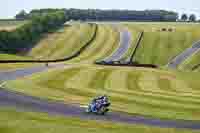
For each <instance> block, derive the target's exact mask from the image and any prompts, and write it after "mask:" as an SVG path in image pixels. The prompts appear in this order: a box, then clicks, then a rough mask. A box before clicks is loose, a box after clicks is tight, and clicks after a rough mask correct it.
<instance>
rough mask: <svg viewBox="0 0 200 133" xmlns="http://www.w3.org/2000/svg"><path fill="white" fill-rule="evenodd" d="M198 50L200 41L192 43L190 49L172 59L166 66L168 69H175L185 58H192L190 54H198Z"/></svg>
mask: <svg viewBox="0 0 200 133" xmlns="http://www.w3.org/2000/svg"><path fill="white" fill-rule="evenodd" d="M199 50H200V41H198V42H196V43H194V44H193V45H192V47H190V48H188V49H186V50H185V51H183V52H182V53H181V54H180V55H178V56H176V57H175V58H174V59H172V60H171V61H170V62H169V63H168V65H167V66H168V68H172V69H176V68H177V67H178V65H180V64H181V63H182V62H184V61H185V60H186V59H187V58H189V57H190V56H192V54H194V53H195V52H198V51H199Z"/></svg>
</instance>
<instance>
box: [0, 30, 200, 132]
mask: <svg viewBox="0 0 200 133" xmlns="http://www.w3.org/2000/svg"><path fill="white" fill-rule="evenodd" d="M124 33H126V35H128V34H127V32H124ZM65 66H66V65H64V64H57V65H50V66H49V67H46V66H40V67H33V68H26V69H21V70H15V71H10V72H0V81H7V80H14V79H16V78H20V77H24V76H29V75H31V74H33V73H37V72H42V71H46V70H48V69H50V68H56V67H59V68H63V67H65ZM0 107H14V108H16V109H17V110H18V111H22V112H26V111H28V112H29V111H30V112H43V113H48V114H49V115H62V116H66V117H78V118H81V119H86V120H88V119H89V120H100V121H101V120H102V121H112V122H119V123H128V124H144V125H148V126H157V127H163V128H186V129H193V130H200V121H185V120H160V119H157V118H148V117H144V116H139V115H130V114H127V113H123V112H108V114H107V115H105V116H99V115H92V114H87V113H85V108H82V107H80V105H70V104H64V103H61V102H56V101H49V100H45V99H40V98H37V97H32V96H28V95H25V94H23V93H19V92H14V91H10V90H9V89H5V88H3V84H2V86H0Z"/></svg>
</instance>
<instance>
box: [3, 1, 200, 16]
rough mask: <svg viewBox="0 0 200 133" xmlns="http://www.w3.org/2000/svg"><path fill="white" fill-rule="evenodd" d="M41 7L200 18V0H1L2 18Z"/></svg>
mask: <svg viewBox="0 0 200 133" xmlns="http://www.w3.org/2000/svg"><path fill="white" fill-rule="evenodd" d="M40 8H81V9H88V8H90V9H129V10H145V9H165V10H172V11H176V12H178V13H180V14H182V13H187V14H192V13H194V14H195V15H197V17H198V18H200V0H1V2H0V18H1V19H2V18H12V17H13V16H15V14H16V13H18V12H19V11H21V10H22V9H25V10H26V11H30V10H32V9H40Z"/></svg>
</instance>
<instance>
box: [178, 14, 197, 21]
mask: <svg viewBox="0 0 200 133" xmlns="http://www.w3.org/2000/svg"><path fill="white" fill-rule="evenodd" d="M180 20H181V21H183V22H196V21H197V18H196V15H195V14H191V15H187V14H185V13H184V14H182V15H181V19H180Z"/></svg>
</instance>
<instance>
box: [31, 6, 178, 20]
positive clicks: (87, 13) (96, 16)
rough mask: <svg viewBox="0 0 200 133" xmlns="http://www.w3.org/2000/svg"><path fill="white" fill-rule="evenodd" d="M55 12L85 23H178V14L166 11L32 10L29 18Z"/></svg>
mask: <svg viewBox="0 0 200 133" xmlns="http://www.w3.org/2000/svg"><path fill="white" fill-rule="evenodd" d="M55 11H64V12H65V15H66V16H68V17H69V19H72V20H83V21H84V20H96V21H114V20H118V21H119V20H120V21H176V20H177V19H178V13H176V12H171V11H165V10H145V11H133V10H98V9H40V10H32V11H31V12H30V14H29V16H31V17H33V16H37V15H44V14H47V13H51V12H55Z"/></svg>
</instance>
